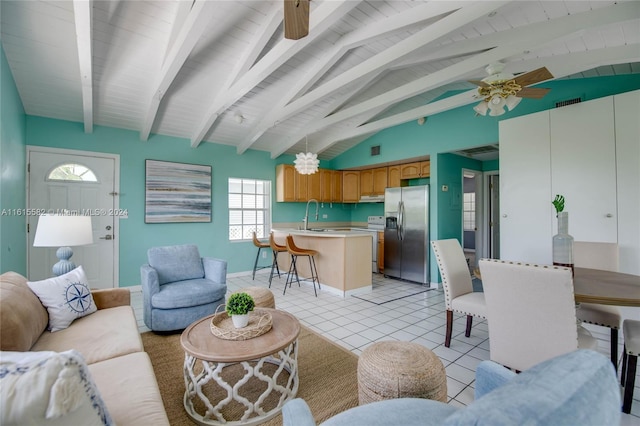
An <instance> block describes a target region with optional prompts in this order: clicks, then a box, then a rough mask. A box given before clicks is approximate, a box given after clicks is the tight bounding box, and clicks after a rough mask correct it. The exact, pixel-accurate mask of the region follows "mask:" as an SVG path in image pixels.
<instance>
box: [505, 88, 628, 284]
mask: <svg viewBox="0 0 640 426" xmlns="http://www.w3.org/2000/svg"><path fill="white" fill-rule="evenodd" d="M499 126H500V207H501V221H500V227H501V233H500V237H501V238H500V244H501V250H500V254H501V257H502V258H503V259H506V260H518V261H526V262H534V263H545V264H549V263H551V262H552V259H551V238H552V236H553V235H554V234H555V233H556V219H555V210H554V208H553V205H552V204H551V201H552V200H553V198H554V197H555V194H562V195H564V196H565V198H566V204H565V211H568V212H569V233H570V234H571V235H573V237H574V238H575V240H576V241H599V242H617V243H618V245H619V248H620V271H621V272H627V273H634V274H640V261H639V259H640V171H639V170H640V91H633V92H628V93H623V94H620V95H615V96H608V97H604V98H600V99H595V100H592V101H588V102H583V103H579V104H574V105H570V106H566V107H562V108H557V109H553V110H549V111H542V112H539V113H535V114H530V115H526V116H521V117H517V118H513V119H509V120H503V121H501V122H500V124H499Z"/></svg>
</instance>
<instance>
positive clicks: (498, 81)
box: [469, 62, 553, 116]
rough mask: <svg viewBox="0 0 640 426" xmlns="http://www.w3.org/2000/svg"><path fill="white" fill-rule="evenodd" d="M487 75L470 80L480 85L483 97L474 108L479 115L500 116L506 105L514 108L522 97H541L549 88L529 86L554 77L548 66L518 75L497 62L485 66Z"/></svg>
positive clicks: (511, 108) (479, 89) (510, 108)
mask: <svg viewBox="0 0 640 426" xmlns="http://www.w3.org/2000/svg"><path fill="white" fill-rule="evenodd" d="M485 70H486V71H487V74H489V75H488V76H487V77H485V78H483V79H482V80H469V83H473V84H475V85H477V86H479V87H478V95H479V96H480V97H481V98H482V99H483V100H482V102H480V103H479V104H478V105H476V106H475V107H474V108H473V109H474V111H475V112H476V113H477V114H479V115H487V112H489V115H491V116H498V115H502V114H504V113H505V109H504V108H505V107H506V108H508V109H509V111H511V110H513V109H514V108H515V107H516V106H517V105H518V104H519V103H520V101H521V100H522V98H532V99H540V98H542V97H543V96H544V95H546V94H547V93H548V92H549V90H551V89H545V88H542V87H527V86H529V85H531V84H536V83H539V82H541V81H545V80H549V79H551V78H553V75H552V74H551V73H550V72H549V70H548V69H547V68H546V67H542V68H538V69H537V70H533V71H530V72H527V73H524V74H520V75H518V76H514V75H513V74H509V73H505V72H503V71H504V64H503V63H502V62H495V63H492V64H489V65H488V66H487V68H485Z"/></svg>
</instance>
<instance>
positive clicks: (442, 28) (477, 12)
mask: <svg viewBox="0 0 640 426" xmlns="http://www.w3.org/2000/svg"><path fill="white" fill-rule="evenodd" d="M505 3H508V2H505V1H502V2H499V1H491V2H473V3H469V4H468V5H467V6H465V7H463V8H460V9H458V10H456V11H455V12H453V13H451V14H449V15H447V16H446V17H444V18H442V19H440V20H438V21H436V22H434V23H433V24H431V25H429V26H428V27H426V28H424V29H422V30H421V31H418V32H417V33H415V34H414V35H412V36H410V37H407V38H406V39H404V40H402V41H401V42H399V43H396V44H395V45H394V46H393V47H390V48H388V49H386V50H384V51H382V52H380V53H379V54H377V55H375V56H373V57H371V58H369V59H367V60H366V61H364V62H362V63H360V64H359V65H357V66H355V67H352V68H350V69H349V70H348V71H346V72H344V73H342V74H341V75H339V76H337V77H335V78H334V79H332V80H330V81H328V82H327V83H325V84H323V85H322V86H320V87H318V88H316V89H314V90H313V91H311V92H309V93H307V94H305V95H304V96H302V97H300V98H298V99H296V100H295V101H292V102H291V103H289V104H288V105H287V106H286V107H285V108H283V111H282V114H281V115H282V117H290V116H292V115H294V114H297V113H299V112H301V111H303V110H305V109H307V108H309V107H310V106H311V105H313V104H315V103H316V102H319V101H320V99H322V98H324V97H326V96H330V95H332V94H333V93H335V92H336V91H338V90H340V89H342V88H343V87H344V86H346V85H348V84H350V83H352V82H353V81H356V80H358V79H360V78H362V76H366V75H369V74H372V73H374V72H376V71H379V70H383V69H385V68H388V67H390V66H392V65H393V63H394V62H395V61H398V60H402V59H403V58H405V57H407V56H408V55H410V54H411V53H413V52H415V51H416V50H418V49H420V48H422V47H424V46H426V45H428V44H429V43H433V42H434V41H435V40H438V39H440V38H442V37H444V36H446V35H447V34H450V33H451V32H452V31H455V30H456V29H458V28H460V27H461V26H463V25H466V24H469V23H471V22H473V21H475V20H477V19H478V18H480V17H482V16H485V15H487V14H489V13H490V12H492V11H493V10H495V9H497V8H500V7H501V6H503V5H504V4H505ZM364 112H366V111H362V113H364ZM334 115H335V114H334ZM334 115H332V116H331V117H333V116H334ZM355 115H357V114H355ZM325 120H326V119H324V120H321V122H324V121H325ZM323 127H324V126H323ZM313 129H314V131H317V130H319V129H320V127H318V126H316V125H314V126H313ZM309 133H312V132H309ZM296 142H297V141H296ZM289 143H290V142H286V141H284V142H282V143H280V144H279V145H278V146H277V147H275V148H274V149H272V150H271V155H272V156H274V155H275V156H276V157H277V156H279V155H281V154H282V153H284V152H285V151H286V150H287V149H289V147H290V146H291V145H288V144H289ZM287 145H288V146H287Z"/></svg>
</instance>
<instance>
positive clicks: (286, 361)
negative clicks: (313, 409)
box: [184, 339, 299, 426]
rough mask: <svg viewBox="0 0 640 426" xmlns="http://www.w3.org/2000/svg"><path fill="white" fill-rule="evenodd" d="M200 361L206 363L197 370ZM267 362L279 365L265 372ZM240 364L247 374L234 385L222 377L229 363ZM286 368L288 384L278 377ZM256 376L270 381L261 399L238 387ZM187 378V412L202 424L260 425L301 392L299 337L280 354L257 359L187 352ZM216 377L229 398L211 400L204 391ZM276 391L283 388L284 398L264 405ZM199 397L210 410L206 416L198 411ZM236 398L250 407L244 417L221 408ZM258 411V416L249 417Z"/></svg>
mask: <svg viewBox="0 0 640 426" xmlns="http://www.w3.org/2000/svg"><path fill="white" fill-rule="evenodd" d="M198 361H199V362H200V364H201V365H202V371H201V372H200V373H195V372H194V367H195V366H196V365H198ZM251 362H254V363H255V362H257V364H256V365H255V366H252V365H251V364H250V363H251ZM265 363H269V364H273V365H277V366H278V368H277V369H276V370H275V372H274V373H273V375H268V374H264V373H263V372H262V366H263V365H264V364H265ZM236 364H241V365H242V366H243V367H244V370H245V375H244V376H243V377H242V379H240V380H239V381H238V382H237V383H236V384H235V385H233V386H232V385H230V384H229V383H227V382H226V381H224V379H223V378H222V377H220V375H221V373H222V371H223V370H224V368H226V367H230V366H233V365H236ZM282 371H286V372H288V373H289V378H288V380H287V383H286V386H282V385H279V384H278V377H279V376H280V374H281V373H282ZM252 377H255V378H257V379H259V380H261V381H263V382H265V383H266V384H267V389H265V391H264V392H262V393H261V394H260V396H259V397H258V400H257V401H249V400H248V399H247V398H245V397H243V396H242V395H239V394H238V389H240V387H241V386H242V385H244V384H245V383H247V382H248V381H249V380H250V379H251V378H252ZM184 381H185V387H186V390H185V393H184V408H185V410H186V411H187V414H188V415H189V416H190V417H191V418H192V419H193V420H194V421H195V422H196V423H198V424H201V425H230V426H234V425H247V426H251V425H258V424H260V423H263V422H265V421H267V420H269V419H271V418H273V417H275V416H276V415H278V414H279V413H280V411H281V410H282V406H283V405H284V403H285V402H287V401H289V400H291V399H293V398H295V396H296V394H297V392H298V384H299V380H298V339H296V340H294V341H293V342H292V343H291V344H290V345H289V346H287V347H286V348H284V349H282V350H280V351H278V352H277V353H276V354H272V355H270V356H267V357H263V358H260V359H258V360H253V361H242V362H239V363H238V362H232V363H223V362H210V361H203V360H201V359H198V358H196V357H194V356H191V355H189V354H185V360H184ZM211 381H214V382H215V383H217V384H218V386H219V387H220V388H222V389H224V390H225V391H226V394H227V396H226V398H224V399H222V400H221V401H219V402H217V403H216V404H215V405H214V403H215V402H211V401H209V398H208V396H207V395H206V394H205V392H204V391H203V389H202V388H203V386H205V385H206V384H207V383H209V382H211ZM274 391H277V392H280V398H279V401H278V404H277V405H276V407H274V408H273V409H271V410H270V411H264V410H263V409H262V403H263V402H264V401H265V399H266V398H267V397H268V396H269V395H270V394H271V393H272V392H274ZM196 398H199V399H200V401H202V402H203V403H204V405H205V407H206V413H205V414H204V416H203V415H202V414H200V413H198V412H196V410H195V408H194V405H193V401H194V400H196ZM232 401H236V402H239V403H240V404H242V405H244V406H245V407H247V408H246V410H245V412H244V414H243V415H242V417H241V419H240V420H232V421H230V420H227V419H225V418H224V416H223V415H222V413H221V410H222V409H223V408H224V407H225V406H227V405H228V404H229V403H231V402H232ZM253 414H256V415H255V416H254V417H251V418H250V417H249V416H251V415H253Z"/></svg>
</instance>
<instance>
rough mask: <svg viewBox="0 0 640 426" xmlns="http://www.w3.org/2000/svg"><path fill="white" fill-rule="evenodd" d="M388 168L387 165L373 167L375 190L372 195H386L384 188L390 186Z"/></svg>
mask: <svg viewBox="0 0 640 426" xmlns="http://www.w3.org/2000/svg"><path fill="white" fill-rule="evenodd" d="M388 174H389V173H388V169H387V167H378V168H377V169H373V191H372V195H384V190H385V189H387V186H388V183H387V181H388Z"/></svg>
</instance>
